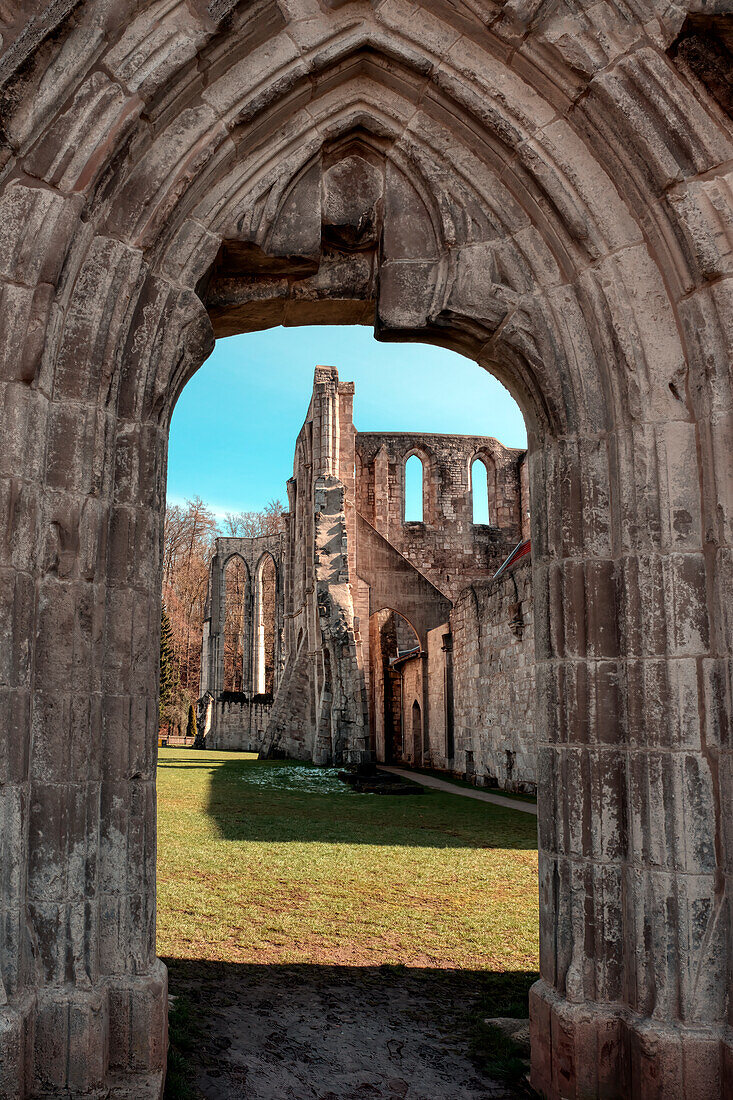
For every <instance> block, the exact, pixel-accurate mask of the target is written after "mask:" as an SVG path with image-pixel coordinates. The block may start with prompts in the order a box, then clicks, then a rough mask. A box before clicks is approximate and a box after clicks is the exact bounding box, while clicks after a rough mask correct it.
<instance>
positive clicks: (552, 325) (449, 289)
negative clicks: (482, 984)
mask: <svg viewBox="0 0 733 1100" xmlns="http://www.w3.org/2000/svg"><path fill="white" fill-rule="evenodd" d="M296 8H297V5H296ZM296 8H292V9H291V8H288V14H287V15H285V14H283V10H282V9H281V8H280V7H278V6H276V5H274V4H267V3H265V4H264V5H255V6H254V7H245V6H241V5H237V4H221V5H213V4H212V5H209V7H208V8H206V9H205V10H204V8H203V6H202V5H194V6H191V7H190V8H187V9H186V11H185V13H184V14H181V12H180V11H178V10H177V9H171V10H169V11H162V10H161V9H159V8H158V7H157V6H153V5H143V6H142V8H141V7H139V6H135V7H134V9H130V10H128V7H127V5H126V4H124V3H121V4H120V5H118V6H117V8H116V9H115V10H114V11H110V12H108V13H107V12H105V13H104V14H103V15H100V13H99V10H98V6H96V5H94V4H92V3H81V4H79V5H77V6H76V7H75V9H74V13H73V17H72V16H71V15H70V14H69V9H68V6H66V7H64V6H61V8H59V10H58V11H56V9H54V12H51V10H50V9H49V11H48V12H47V13H46V14H45V15H44V16H43V17H42V18H41V17H38V18H36V17H35V16H34V18H33V22H32V24H31V23H29V24H28V28H26V27H24V25H23V22H22V18H19V19H18V20H17V21H15V22H8V23H7V24H3V32H4V33H3V39H4V42H3V44H4V48H5V49H6V51H7V52H6V55H5V59H6V61H7V80H8V82H9V84H8V94H7V97H6V103H7V105H8V106H7V117H6V119H5V127H6V133H7V134H8V135H9V139H8V145H7V148H6V150H5V153H6V159H5V162H4V175H3V178H2V182H1V183H0V214H1V215H2V218H1V224H2V226H3V230H2V232H3V245H4V247H3V261H2V275H3V276H4V277H5V279H6V289H7V294H6V295H5V297H4V298H3V303H2V304H3V310H5V311H6V312H5V314H4V322H5V323H4V324H3V332H4V337H3V350H4V356H3V372H4V373H3V382H4V389H3V398H4V405H3V416H4V421H3V439H4V452H5V453H4V467H3V477H4V480H3V494H4V496H3V501H4V505H3V508H4V516H5V521H6V530H7V538H6V539H5V541H4V544H3V559H2V562H3V569H4V572H3V585H4V589H3V591H4V595H3V622H4V623H7V624H8V626H7V628H6V636H7V638H8V643H7V644H6V646H5V648H4V652H5V664H4V673H3V677H4V678H3V691H5V692H6V693H7V696H8V698H7V702H6V708H7V709H6V713H8V714H9V715H12V721H11V722H10V723H9V725H8V730H9V732H8V744H9V746H10V747H9V749H8V758H7V759H8V761H9V763H8V767H7V775H8V777H9V781H8V784H7V788H6V795H7V817H6V819H5V821H6V824H5V831H6V835H7V836H9V837H12V838H13V842H12V845H11V846H10V847H11V848H12V851H13V864H12V868H11V869H10V871H9V873H8V876H7V877H6V878H5V880H4V881H5V883H6V885H5V886H4V890H5V897H4V902H5V905H6V910H7V912H8V913H9V914H10V916H9V917H8V922H9V923H8V928H9V929H10V931H9V932H8V937H7V941H6V945H5V947H4V949H3V983H4V986H5V990H6V1000H7V1007H6V1009H4V1012H5V1013H6V1015H7V1034H8V1035H9V1036H10V1037H11V1038H10V1039H9V1040H8V1042H9V1046H8V1050H9V1052H10V1053H9V1056H8V1058H6V1060H5V1063H4V1069H3V1073H4V1074H5V1075H6V1076H7V1077H8V1078H9V1079H12V1081H13V1082H14V1083H17V1089H16V1091H17V1094H18V1095H21V1096H23V1095H24V1096H30V1095H33V1094H36V1095H37V1094H39V1092H43V1090H46V1091H52V1090H53V1089H54V1088H61V1087H64V1088H67V1089H70V1090H71V1091H72V1092H74V1091H75V1092H76V1093H78V1094H81V1093H82V1092H84V1091H87V1090H92V1089H95V1088H104V1087H107V1085H108V1084H109V1082H111V1081H112V1080H113V1079H115V1078H117V1079H119V1078H120V1076H121V1077H122V1078H127V1079H133V1080H134V1078H135V1077H136V1076H138V1079H139V1078H140V1077H141V1076H147V1077H148V1078H149V1079H150V1082H151V1085H150V1087H153V1086H154V1083H155V1080H156V1079H159V1078H160V1075H161V1072H162V1067H163V1063H164V1057H165V1043H164V1036H165V1000H166V997H165V971H164V968H163V967H162V966H161V965H160V964H159V963H158V962H157V961H156V959H155V951H154V936H153V934H152V933H153V929H154V912H155V874H154V858H155V843H154V837H155V811H154V753H153V751H152V746H153V745H154V738H155V732H154V723H155V711H156V708H155V694H156V668H157V660H158V652H157V650H158V640H157V633H158V631H157V624H158V623H159V620H160V615H159V610H160V608H159V599H160V597H159V593H160V583H159V582H160V525H161V519H162V507H163V501H162V491H161V490H162V485H163V484H164V473H165V459H166V437H167V425H168V422H169V418H170V414H171V410H172V408H173V406H174V404H175V401H176V397H177V395H178V393H179V392H180V390H181V388H182V386H183V385H184V384H185V382H186V379H187V378H188V377H190V375H191V374H192V373H193V372H194V371H195V370H196V369H197V368H198V367H199V366H200V364H201V363H202V362H203V360H204V359H205V357H206V355H207V354H208V353H209V351H210V349H211V347H212V343H213V340H214V338H215V337H216V336H217V335H225V334H229V333H233V332H244V331H248V330H251V329H254V328H258V327H262V326H268V325H274V324H277V323H281V322H284V323H287V324H298V323H302V322H305V321H315V320H318V321H323V322H327V321H328V322H339V321H351V322H355V323H369V324H374V326H375V331H376V333H377V335H378V336H379V337H380V338H381V339H392V340H399V339H403V340H407V339H417V338H419V339H423V340H426V341H437V342H441V343H445V344H448V345H449V346H451V347H452V348H454V349H455V350H459V351H462V352H463V353H464V354H466V355H468V356H470V357H472V358H474V359H475V360H476V361H477V363H478V364H479V365H480V366H482V367H484V368H486V369H490V370H492V371H494V372H496V373H497V374H498V375H499V376H500V377H501V378H502V380H503V381H504V382H505V384H506V385H507V386H508V387H509V388H510V389H511V391H512V393H513V394H514V395H515V396H516V397H517V399H518V400H519V402H520V403H521V405H522V408H523V410H524V412H525V415H526V418H527V421H528V425H529V435H530V479H531V491H532V499H533V501H534V502H536V504H537V506H536V507H535V509H534V512H533V517H532V546H533V568H534V576H535V583H536V590H537V592H538V606H537V612H536V634H537V654H538V683H539V688H538V691H539V704H540V705H539V707H538V712H539V715H540V717H539V720H538V723H539V724H538V731H537V732H538V740H539V742H540V756H541V774H542V778H541V782H540V807H539V808H540V813H539V820H540V848H541V871H540V907H541V923H542V937H541V944H542V946H541V956H542V958H541V968H542V980H541V982H540V983H538V986H537V987H536V989H535V991H534V994H533V1004H532V1015H533V1025H532V1026H533V1081H534V1083H535V1085H536V1087H537V1088H538V1089H541V1090H542V1091H544V1092H545V1093H546V1095H548V1096H551V1097H560V1096H569V1095H572V1096H576V1097H579V1096H601V1095H603V1096H609V1097H612V1096H618V1097H620V1096H625V1095H627V1094H628V1092H629V1089H630V1088H633V1089H634V1090H635V1094H636V1095H637V1096H639V1097H651V1096H655V1097H656V1096H658V1095H659V1089H660V1088H661V1089H662V1090H663V1091H664V1090H666V1092H667V1094H668V1095H674V1094H676V1095H685V1096H686V1097H689V1098H690V1100H707V1097H709V1096H712V1095H717V1094H719V1092H720V1090H721V1089H722V1087H723V1079H722V1076H721V1074H722V1072H723V1070H722V1068H721V1067H722V1066H723V1065H724V1064H727V1063H726V1062H725V1058H727V1059H728V1060H729V1059H730V1052H729V1046H730V1044H729V1039H728V1032H726V1031H725V1001H726V974H727V972H728V969H729V962H728V960H729V942H728V941H729V916H728V910H727V908H726V906H725V901H724V898H725V892H724V890H725V888H724V879H725V874H726V868H727V867H728V865H729V862H730V853H729V852H728V850H727V849H728V846H729V838H728V830H727V827H726V823H725V809H724V808H725V807H727V806H729V805H730V803H731V797H730V793H731V792H730V779H729V769H728V767H727V764H725V759H727V757H725V753H724V752H721V750H720V746H721V745H724V744H725V743H726V742H725V736H726V735H725V732H724V731H725V730H726V728H728V725H729V721H730V707H731V693H730V689H729V686H726V685H729V683H730V681H729V668H730V665H729V661H730V652H731V641H730V624H729V621H728V619H727V618H726V615H725V610H724V609H725V608H726V607H727V603H728V600H727V597H726V592H727V588H728V586H729V583H730V575H729V566H728V564H727V563H728V561H729V543H730V526H729V520H728V518H727V517H728V516H729V511H728V508H729V495H730V494H729V489H728V487H727V484H728V483H727V482H726V480H725V470H726V468H727V467H726V462H727V458H726V454H727V448H728V442H729V434H728V432H729V428H728V415H729V413H728V410H729V407H730V404H729V403H730V382H729V377H728V374H727V363H728V361H729V351H728V347H727V344H726V336H725V332H726V328H725V319H726V316H727V314H728V313H729V312H730V292H729V288H728V284H727V282H726V281H725V279H724V278H723V273H725V272H726V271H727V270H728V267H727V263H728V257H727V253H726V251H725V246H724V243H723V242H724V233H722V232H721V231H720V229H719V224H723V223H724V219H725V217H726V216H728V215H729V213H730V207H731V203H730V200H729V198H728V197H727V195H728V192H727V191H726V190H725V188H724V186H723V184H722V183H721V184H720V186H718V184H717V183H716V175H721V173H722V169H721V165H722V163H723V162H725V161H727V160H728V159H729V155H730V153H729V150H730V139H729V131H728V123H727V121H726V119H725V118H724V116H723V114H722V112H721V109H720V107H719V106H718V105H717V104H716V102H715V101H714V100H713V99H712V98H711V97H710V96H709V95H708V93H707V91H706V89H705V86H704V85H702V84H700V83H699V82H695V80H694V79H693V77H692V76H690V75H689V74H687V73H685V74H683V73H682V71H681V70H680V69H679V68H678V67H676V64H675V63H673V61H672V60H670V58H669V57H668V56H667V55H666V53H665V52H664V48H665V45H666V44H667V43H669V42H670V41H671V40H672V39H673V38H674V36H675V35H676V34H677V31H678V29H679V26H678V23H679V20H678V21H677V22H676V23H670V22H667V21H668V20H670V19H673V18H674V19H676V18H677V17H676V16H673V15H670V13H669V12H671V11H672V9H670V10H669V12H667V13H665V14H662V15H659V16H658V18H656V17H655V18H656V23H658V25H659V30H658V32H655V37H653V38H652V37H649V30H648V26H649V21H647V20H646V19H645V20H644V21H642V19H641V18H639V21H638V23H636V22H635V19H634V17H633V16H632V17H629V16H627V15H626V14H623V16H622V15H621V14H620V13H617V12H615V11H612V10H610V9H609V10H608V12H607V18H608V20H610V24H611V26H610V29H609V26H607V24H606V23H605V22H604V24H603V30H602V33H601V32H600V31H599V30H598V29H597V28H595V26H594V24H593V20H594V19H595V18H596V16H595V15H594V14H593V13H591V15H590V16H589V15H588V13H586V12H583V13H580V12H575V11H573V10H569V11H568V12H567V14H566V13H565V10H564V9H563V10H562V12H560V10H559V9H558V10H557V11H556V10H555V7H554V6H553V5H552V4H550V5H549V7H547V6H543V8H542V9H541V11H540V10H539V9H531V10H530V9H527V10H526V11H525V10H524V9H522V10H521V11H520V10H514V9H511V10H510V9H509V8H507V9H504V10H501V11H500V10H499V9H497V11H496V13H495V15H492V18H491V20H490V26H487V22H486V21H485V19H484V17H483V16H481V15H479V14H474V13H473V12H472V10H471V9H470V8H466V9H465V10H462V13H461V14H460V15H459V14H457V13H456V12H455V11H454V9H452V8H450V7H449V6H448V7H446V8H443V7H442V6H440V5H434V6H433V5H431V7H430V9H429V10H428V9H425V11H423V12H421V17H420V18H416V17H415V13H414V9H412V8H409V9H408V8H402V7H401V6H400V5H399V4H398V5H397V6H396V7H395V6H393V7H392V8H391V9H390V11H391V15H387V14H385V13H384V12H382V10H381V9H379V10H377V11H371V10H367V11H365V10H362V9H361V8H360V9H359V11H358V14H354V11H355V9H352V7H351V6H350V5H347V6H345V7H340V6H339V7H336V8H334V9H333V10H331V8H328V10H321V9H320V8H319V9H318V10H316V9H310V8H306V7H305V6H303V7H302V8H297V11H296ZM675 10H676V9H675ZM603 18H604V19H605V18H606V16H605V15H604V16H603ZM680 18H681V16H680ZM100 20H101V22H100ZM588 20H590V22H588ZM102 23H103V26H102ZM655 25H656V24H655ZM169 41H170V42H176V43H177V45H176V46H175V47H171V48H161V47H160V43H161V42H169ZM32 49H35V54H34V55H33V56H31V54H30V52H29V51H30V50H32ZM71 56H73V64H70V63H69V58H70V57H71ZM711 188H712V190H711ZM711 194H712V195H713V196H714V201H713V198H710V195H711ZM718 218H720V219H721V223H719V222H718ZM28 319H29V323H27V324H26V321H27V320H28ZM332 427H333V426H332ZM541 501H544V502H546V507H545V508H544V509H543V508H542V507H540V506H539V502H541ZM72 698H73V708H72ZM67 704H68V705H67ZM72 712H73V714H75V715H76V714H83V715H84V717H83V719H81V720H80V721H79V722H78V723H76V722H73V721H72V719H71V717H65V718H63V719H62V720H61V722H60V721H59V718H58V715H59V714H63V715H67V716H69V715H71V714H72ZM72 727H73V728H72ZM31 730H32V733H31ZM75 738H76V740H75ZM77 742H78V743H77ZM61 743H63V745H64V746H70V745H73V746H74V748H73V751H72V757H73V762H72V763H71V764H69V762H68V759H67V757H66V756H64V755H63V754H61V753H60V752H57V751H56V749H57V747H58V745H59V744H61ZM89 745H92V746H94V749H95V751H94V752H88V751H86V748H87V747H88V746H89ZM70 751H71V750H70ZM724 757H725V759H724ZM660 805H664V806H665V814H664V815H660V814H658V813H657V811H656V808H657V807H659V806H660ZM72 807H74V808H75V809H74V812H73V813H71V808H72ZM80 807H81V809H79V808H80ZM77 811H78V812H77ZM50 820H53V821H58V822H64V823H65V824H64V825H63V827H62V826H61V825H59V828H58V829H57V830H55V831H54V832H53V837H51V836H50V833H49V830H48V827H47V822H48V821H50ZM682 836H684V838H685V843H684V844H682V842H681V840H680V837H682ZM700 975H704V976H705V977H704V980H703V979H702V978H701V977H700ZM72 1020H73V1028H72V1024H71V1023H70V1021H72ZM70 1029H71V1030H70ZM31 1035H32V1036H34V1040H33V1043H34V1049H33V1050H32V1051H30V1052H27V1051H26V1045H25V1040H24V1038H23V1037H24V1036H31ZM659 1082H663V1084H660V1083H659ZM135 1088H142V1086H141V1085H139V1084H138V1085H135Z"/></svg>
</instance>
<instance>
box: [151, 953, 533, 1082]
mask: <svg viewBox="0 0 733 1100" xmlns="http://www.w3.org/2000/svg"><path fill="white" fill-rule="evenodd" d="M170 991H171V993H173V994H176V993H177V994H183V995H185V996H186V997H187V998H188V999H189V1000H190V1001H191V1002H193V1003H194V1004H195V1005H197V1006H198V1007H199V1009H200V1014H198V1013H197V1015H198V1018H199V1020H200V1022H201V1029H202V1032H201V1036H200V1040H199V1042H198V1043H197V1052H196V1071H197V1077H196V1084H197V1087H198V1089H199V1090H200V1094H201V1096H202V1097H205V1098H207V1100H367V1098H370V1100H392V1098H395V1100H396V1098H399V1100H499V1098H505V1097H514V1096H516V1095H517V1094H516V1093H514V1092H513V1091H508V1090H507V1089H506V1088H505V1087H504V1086H502V1085H499V1084H496V1083H492V1082H490V1081H486V1080H485V1079H482V1078H481V1077H480V1075H479V1074H478V1072H477V1070H476V1069H475V1067H474V1066H473V1065H472V1063H471V1061H470V1059H469V1057H468V1054H467V1046H468V1042H469V1036H468V1033H467V1030H466V1028H467V1023H466V1019H465V1014H466V1008H467V1007H469V1008H470V1005H471V1002H472V1000H473V998H474V996H476V994H477V992H478V989H477V987H476V979H475V978H474V977H473V976H472V975H471V974H470V973H469V974H466V973H463V972H451V971H439V970H434V971H431V970H398V971H395V970H393V969H391V968H385V969H382V968H354V967H351V968H350V967H317V966H292V967H287V966H259V967H258V966H235V965H228V964H217V963H202V962H199V961H197V962H195V963H190V964H187V963H174V964H173V965H172V966H171V973H170Z"/></svg>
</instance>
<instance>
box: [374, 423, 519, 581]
mask: <svg viewBox="0 0 733 1100" xmlns="http://www.w3.org/2000/svg"><path fill="white" fill-rule="evenodd" d="M524 454H525V452H524V451H519V450H513V449H511V448H507V447H504V446H502V444H501V443H499V442H498V441H497V440H496V439H492V438H489V437H484V436H459V435H442V434H429V433H416V432H395V433H383V432H359V433H358V434H357V436H356V459H357V463H356V470H357V497H356V501H357V508H358V509H359V512H360V513H361V515H362V516H364V517H365V518H366V519H367V520H368V521H369V522H370V523H371V524H372V526H374V527H375V528H376V530H377V531H379V532H380V534H382V535H384V537H385V538H386V539H387V540H388V541H389V542H390V543H391V544H392V546H394V547H395V549H396V550H398V551H399V552H400V553H401V554H403V555H404V556H405V557H406V558H407V559H408V561H410V562H411V563H412V565H414V566H415V568H416V569H418V570H419V571H420V572H421V573H422V574H423V575H424V576H426V577H428V578H429V580H431V581H432V582H433V584H435V585H436V586H437V587H438V588H439V589H440V590H441V592H443V593H444V594H445V595H446V596H448V597H449V598H450V599H455V598H456V597H457V596H458V594H459V592H460V591H461V588H462V587H463V586H464V585H465V584H466V583H468V582H469V581H470V580H472V579H473V578H479V577H486V576H491V575H492V574H493V573H494V572H495V571H496V569H497V568H498V567H499V565H500V564H501V562H502V561H503V559H504V558H505V557H506V555H507V553H509V551H510V550H511V549H513V547H514V546H515V545H516V543H517V541H518V540H519V538H520V534H521V528H522V513H523V512H524V511H527V510H528V488H527V486H526V485H525V490H524V500H523V498H522V485H521V476H520V464H521V462H522V460H523V456H524ZM411 455H417V456H418V457H419V458H420V460H421V462H422V470H423V519H422V521H413V522H406V521H405V463H406V461H407V459H408V458H409V457H410V456H411ZM476 459H479V460H480V461H481V463H483V465H484V467H485V469H486V476H487V481H488V501H489V523H488V524H486V525H485V524H474V522H473V498H472V487H471V466H472V463H473V462H474V461H475V460H476Z"/></svg>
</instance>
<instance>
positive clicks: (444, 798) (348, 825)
mask: <svg viewBox="0 0 733 1100" xmlns="http://www.w3.org/2000/svg"><path fill="white" fill-rule="evenodd" d="M537 925H538V904H537V840H536V819H535V818H534V817H532V816H530V815H526V814H522V813H517V812H516V811H513V810H505V809H503V808H499V807H497V806H493V805H490V804H487V803H482V802H476V801H474V800H472V799H467V798H463V797H461V796H460V795H452V794H443V793H439V792H437V791H430V792H426V793H425V794H424V795H422V796H418V797H402V798H400V797H386V796H380V795H358V794H354V793H352V792H351V791H350V790H349V789H348V788H347V787H346V786H345V785H344V784H342V783H341V782H340V781H339V780H338V779H337V778H336V777H335V773H334V772H332V771H330V770H324V769H319V768H314V767H312V766H309V765H304V764H294V763H292V762H287V761H258V760H256V759H255V758H254V757H253V756H251V755H249V754H246V753H216V752H200V751H194V750H192V749H162V750H161V751H160V759H159V768H158V953H159V954H160V955H162V956H167V957H173V958H178V959H209V960H222V961H228V962H234V963H243V962H246V963H257V964H270V963H277V964H282V963H311V964H312V963H317V964H321V965H331V966H338V965H348V966H365V965H366V966H374V965H381V964H392V965H399V964H403V965H406V966H416V967H435V968H438V967H445V968H457V969H464V970H477V969H486V970H491V971H495V972H496V971H522V972H529V971H536V969H537V952H538V946H537V940H538V927H537Z"/></svg>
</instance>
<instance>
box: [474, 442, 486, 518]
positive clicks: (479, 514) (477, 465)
mask: <svg viewBox="0 0 733 1100" xmlns="http://www.w3.org/2000/svg"><path fill="white" fill-rule="evenodd" d="M471 500H472V504H473V522H474V523H485V524H488V523H489V471H488V470H487V469H486V466H485V465H484V463H483V462H482V461H481V459H480V458H474V460H473V462H472V463H471Z"/></svg>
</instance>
